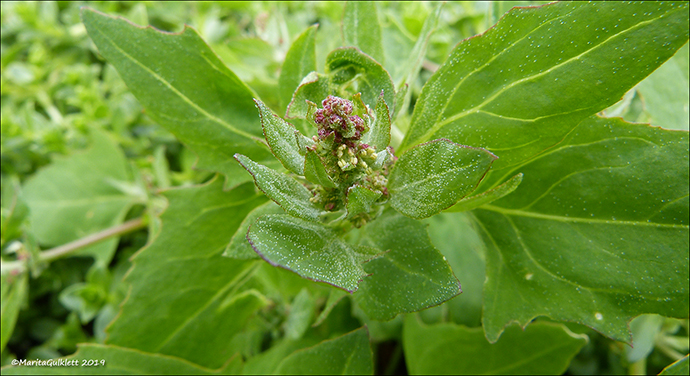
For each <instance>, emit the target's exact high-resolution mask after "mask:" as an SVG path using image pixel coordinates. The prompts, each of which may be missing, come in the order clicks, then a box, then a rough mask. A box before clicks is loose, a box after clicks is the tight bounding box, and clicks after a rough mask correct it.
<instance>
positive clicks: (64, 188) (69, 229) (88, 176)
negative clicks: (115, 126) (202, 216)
mask: <svg viewBox="0 0 690 376" xmlns="http://www.w3.org/2000/svg"><path fill="white" fill-rule="evenodd" d="M91 139H92V144H91V147H90V148H89V149H88V150H87V151H85V152H81V153H75V154H73V155H71V156H69V157H67V158H64V159H56V160H55V161H54V162H53V163H52V164H51V165H49V166H48V167H46V168H44V169H42V170H40V171H39V172H38V173H36V174H35V175H34V176H33V177H31V178H30V179H28V180H27V181H26V183H25V185H24V189H23V197H24V199H25V200H26V203H27V205H28V207H29V210H30V213H29V220H30V223H31V230H32V232H33V234H34V235H35V236H36V239H37V240H38V242H39V243H41V244H44V245H47V246H55V245H60V244H65V243H67V242H70V241H73V240H76V239H79V238H82V237H84V236H86V235H90V234H92V233H95V232H98V231H100V230H104V229H106V228H108V227H112V226H115V225H118V224H120V223H122V221H123V219H124V216H125V215H126V214H127V211H129V209H130V208H131V207H132V205H133V204H134V203H136V202H141V201H143V199H144V198H145V195H146V193H144V192H138V194H136V195H133V194H128V193H126V192H123V190H122V189H121V187H122V186H127V187H131V186H133V184H132V183H133V182H132V179H131V178H130V177H129V174H128V171H127V162H126V159H125V155H124V153H123V152H122V151H121V150H120V149H119V148H118V146H117V145H116V144H115V143H114V142H113V141H112V140H110V139H109V137H108V135H107V134H105V133H103V132H101V131H95V130H94V131H93V132H92V135H91ZM116 246H117V238H112V239H108V240H106V241H104V242H101V243H97V244H95V245H93V246H90V247H88V248H86V249H83V250H80V251H78V252H77V254H80V255H93V256H94V257H95V258H96V260H97V262H98V263H100V264H102V265H107V264H108V263H109V262H110V259H111V258H112V254H113V252H114V251H115V247H116Z"/></svg>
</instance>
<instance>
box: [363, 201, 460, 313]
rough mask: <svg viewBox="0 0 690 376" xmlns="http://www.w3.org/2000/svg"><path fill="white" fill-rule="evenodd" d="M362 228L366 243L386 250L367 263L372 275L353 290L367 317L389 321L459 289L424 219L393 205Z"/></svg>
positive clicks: (434, 302) (429, 304) (444, 299)
mask: <svg viewBox="0 0 690 376" xmlns="http://www.w3.org/2000/svg"><path fill="white" fill-rule="evenodd" d="M362 230H363V235H362V240H361V242H362V244H364V245H370V246H373V247H375V248H376V249H380V250H383V251H387V252H385V253H384V254H383V255H382V257H378V258H375V259H373V260H371V261H369V262H367V263H365V264H364V270H365V271H366V272H367V273H368V274H371V275H370V276H369V277H367V278H365V279H364V281H362V283H361V284H360V287H359V290H358V291H357V293H356V294H354V298H355V299H356V300H357V302H358V303H359V306H360V307H361V308H362V310H363V311H364V312H366V314H367V316H369V318H371V319H374V320H390V319H392V318H394V317H395V316H396V315H397V314H399V313H404V312H414V311H419V310H422V309H424V308H428V307H431V306H435V305H438V304H441V303H443V302H444V301H446V300H448V299H450V298H452V297H454V296H456V295H457V294H459V293H460V284H459V283H458V279H457V278H455V276H454V275H453V271H452V270H451V269H450V266H449V265H448V263H447V262H446V260H445V259H444V257H443V255H441V253H439V251H438V250H437V249H436V248H434V246H433V245H432V244H431V242H430V241H429V236H428V235H427V233H426V229H425V226H424V225H423V224H421V223H420V222H418V221H415V220H413V219H410V218H407V217H404V216H402V215H400V214H397V213H396V212H395V211H392V210H391V211H388V212H386V213H384V214H383V215H382V216H381V217H379V218H377V219H376V220H375V221H372V222H371V223H369V224H368V225H367V226H366V227H364V228H363V229H362Z"/></svg>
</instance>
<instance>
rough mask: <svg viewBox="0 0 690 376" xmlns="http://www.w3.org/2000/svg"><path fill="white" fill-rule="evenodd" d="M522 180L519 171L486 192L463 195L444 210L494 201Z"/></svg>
mask: <svg viewBox="0 0 690 376" xmlns="http://www.w3.org/2000/svg"><path fill="white" fill-rule="evenodd" d="M521 182H522V173H519V174H517V175H515V176H513V177H512V178H510V179H508V180H507V181H506V182H505V183H503V184H501V185H499V186H497V187H495V188H492V189H489V190H488V191H486V192H483V193H480V194H478V195H475V196H470V197H465V198H463V199H461V200H460V201H458V203H457V204H455V205H453V206H451V207H450V208H448V209H446V210H445V211H446V212H463V211H468V210H472V209H474V208H478V207H480V206H482V205H485V204H488V203H490V202H492V201H496V200H498V199H499V198H501V197H503V196H506V195H509V194H510V193H511V192H513V191H514V190H516V189H517V187H518V185H520V183H521Z"/></svg>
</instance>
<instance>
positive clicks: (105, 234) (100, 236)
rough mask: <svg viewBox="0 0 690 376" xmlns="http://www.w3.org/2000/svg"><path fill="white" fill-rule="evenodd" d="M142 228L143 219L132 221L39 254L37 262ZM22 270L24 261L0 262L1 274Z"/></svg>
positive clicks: (67, 253) (144, 224)
mask: <svg viewBox="0 0 690 376" xmlns="http://www.w3.org/2000/svg"><path fill="white" fill-rule="evenodd" d="M144 227H146V221H144V218H136V219H132V220H129V221H127V222H125V223H123V224H120V225H117V226H115V227H111V228H108V229H105V230H103V231H100V232H97V233H95V234H91V235H89V236H86V237H83V238H81V239H77V240H75V241H73V242H70V243H67V244H63V245H61V246H58V247H55V248H52V249H49V250H47V251H44V252H41V253H40V254H39V256H38V261H39V262H50V261H53V260H56V259H59V258H61V257H65V256H67V255H69V254H70V253H72V252H74V251H76V250H78V249H81V248H84V247H86V246H89V245H92V244H95V243H98V242H100V241H102V240H105V239H108V238H112V237H113V236H119V235H123V234H126V233H129V232H132V231H136V230H139V229H141V228H144ZM24 270H26V261H25V260H17V261H7V262H4V261H3V262H2V274H5V273H8V272H15V273H21V272H23V271H24Z"/></svg>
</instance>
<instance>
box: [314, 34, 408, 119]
mask: <svg viewBox="0 0 690 376" xmlns="http://www.w3.org/2000/svg"><path fill="white" fill-rule="evenodd" d="M326 74H328V76H329V77H330V80H331V86H333V87H337V86H340V85H344V86H347V89H346V90H348V91H349V92H351V94H356V93H362V100H363V101H364V103H366V104H367V105H369V106H374V105H375V104H376V100H377V99H378V97H379V95H380V94H381V91H383V95H384V99H385V100H386V103H391V104H392V106H394V105H395V87H394V85H393V81H392V80H391V76H390V75H389V74H388V72H387V71H386V70H385V69H384V68H383V66H381V64H379V63H378V62H376V61H375V60H373V59H372V58H371V57H369V56H368V55H366V54H363V53H362V52H361V51H360V50H358V49H356V48H354V47H344V48H337V49H335V50H333V51H332V52H331V53H330V54H328V56H327V57H326ZM336 95H339V96H343V94H342V93H336Z"/></svg>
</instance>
